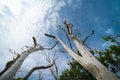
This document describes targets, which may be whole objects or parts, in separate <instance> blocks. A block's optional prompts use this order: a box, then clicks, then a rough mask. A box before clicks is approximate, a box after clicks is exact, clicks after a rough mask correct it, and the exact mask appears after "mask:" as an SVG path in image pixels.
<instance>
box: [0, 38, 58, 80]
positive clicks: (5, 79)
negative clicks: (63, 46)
mask: <svg viewBox="0 0 120 80" xmlns="http://www.w3.org/2000/svg"><path fill="white" fill-rule="evenodd" d="M33 43H34V44H33V46H30V47H28V46H26V47H27V50H25V51H23V52H22V53H21V55H20V57H19V58H18V59H17V60H16V61H15V62H14V63H13V64H12V65H11V66H10V67H9V68H8V69H7V70H5V72H4V73H3V74H2V75H1V76H0V80H12V79H13V78H14V76H15V74H16V72H17V71H18V69H19V68H20V67H21V65H22V63H23V62H24V60H25V59H26V58H27V57H28V55H30V54H31V53H34V52H36V51H39V50H50V49H53V48H54V47H55V45H56V44H57V43H56V44H55V45H53V46H54V47H53V46H52V47H51V48H44V47H42V46H41V45H39V44H37V42H36V39H35V38H34V37H33Z"/></svg>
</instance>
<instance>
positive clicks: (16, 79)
mask: <svg viewBox="0 0 120 80" xmlns="http://www.w3.org/2000/svg"><path fill="white" fill-rule="evenodd" d="M21 79H22V78H14V79H13V80H21Z"/></svg>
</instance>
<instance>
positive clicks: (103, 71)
mask: <svg viewBox="0 0 120 80" xmlns="http://www.w3.org/2000/svg"><path fill="white" fill-rule="evenodd" d="M69 36H70V37H71V38H72V40H73V41H74V43H75V45H76V47H77V48H78V51H79V52H80V53H81V55H82V56H79V55H77V53H76V52H74V51H73V50H72V49H70V48H68V47H67V46H66V45H65V44H64V42H62V40H60V39H59V38H58V37H57V36H56V38H57V40H58V41H59V42H60V43H61V44H62V46H63V47H64V48H65V50H66V51H68V53H69V54H70V55H71V56H72V58H74V59H75V60H76V61H77V62H78V63H79V64H81V65H82V66H83V67H84V68H85V69H86V70H88V71H89V72H90V73H91V74H92V75H93V76H94V77H95V78H96V79H97V80H120V79H119V78H118V77H117V76H116V75H115V74H114V73H112V72H111V71H109V70H108V69H107V68H106V67H105V66H104V65H103V64H101V63H100V62H99V61H98V60H97V59H96V58H95V57H94V56H93V55H92V53H90V52H89V51H88V50H87V48H85V47H84V46H83V45H82V42H80V41H79V40H78V39H77V38H76V37H75V36H74V35H72V34H70V35H69Z"/></svg>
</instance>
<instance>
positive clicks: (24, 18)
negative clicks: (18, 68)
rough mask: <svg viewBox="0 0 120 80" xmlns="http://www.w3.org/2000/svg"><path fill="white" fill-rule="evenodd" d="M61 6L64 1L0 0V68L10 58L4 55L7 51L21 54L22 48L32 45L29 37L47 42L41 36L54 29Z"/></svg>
mask: <svg viewBox="0 0 120 80" xmlns="http://www.w3.org/2000/svg"><path fill="white" fill-rule="evenodd" d="M69 3H70V2H69ZM65 5H66V2H65V1H64V0H62V1H57V0H14V1H13V0H3V1H0V49H1V50H0V55H2V57H1V58H0V61H1V62H0V63H1V64H0V69H1V68H2V69H3V66H4V65H5V63H6V62H7V61H9V60H10V59H11V57H12V55H13V54H12V53H9V52H8V49H9V48H11V49H13V50H15V51H17V52H21V49H22V48H23V47H24V46H25V45H32V39H31V37H32V36H36V37H37V40H39V41H40V42H41V41H42V42H41V43H45V42H46V41H47V40H46V39H45V38H44V37H43V34H44V33H45V32H49V31H50V30H51V28H52V30H56V29H55V27H53V26H56V19H59V17H60V16H59V11H60V10H61V8H62V7H64V6H65ZM54 32H55V31H54ZM40 38H41V39H40ZM41 59H43V58H41ZM41 59H39V61H40V60H41ZM31 60H33V59H32V58H31V57H30V58H29V59H28V60H26V63H28V62H32V61H31ZM3 61H4V62H3Z"/></svg>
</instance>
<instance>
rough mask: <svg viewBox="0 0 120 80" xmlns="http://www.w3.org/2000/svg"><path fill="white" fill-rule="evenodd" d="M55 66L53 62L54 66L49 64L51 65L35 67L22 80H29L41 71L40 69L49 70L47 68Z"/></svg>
mask: <svg viewBox="0 0 120 80" xmlns="http://www.w3.org/2000/svg"><path fill="white" fill-rule="evenodd" d="M54 64H55V61H53V63H52V64H49V65H47V66H38V67H33V68H32V69H31V70H30V71H29V72H28V73H27V74H26V76H25V77H23V78H22V80H27V79H28V78H29V77H30V75H31V74H32V73H33V72H34V71H36V70H39V69H47V68H50V67H51V66H53V65H54Z"/></svg>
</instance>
